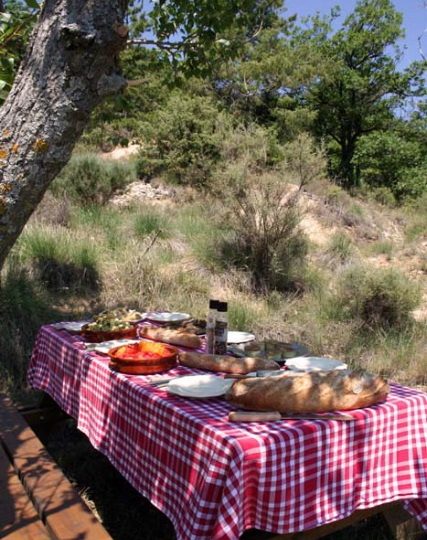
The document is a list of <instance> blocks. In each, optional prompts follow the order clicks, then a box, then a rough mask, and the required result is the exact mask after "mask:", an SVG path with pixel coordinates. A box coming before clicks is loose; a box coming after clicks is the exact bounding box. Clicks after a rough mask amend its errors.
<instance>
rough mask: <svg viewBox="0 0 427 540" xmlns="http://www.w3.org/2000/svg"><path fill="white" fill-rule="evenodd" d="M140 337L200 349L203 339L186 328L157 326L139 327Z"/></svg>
mask: <svg viewBox="0 0 427 540" xmlns="http://www.w3.org/2000/svg"><path fill="white" fill-rule="evenodd" d="M138 334H139V337H146V338H149V339H153V340H155V341H162V342H163V343H170V344H171V345H180V346H181V347H188V348H190V349H198V348H199V347H201V346H202V341H201V339H200V338H199V337H198V336H196V335H195V334H191V333H190V332H186V331H185V330H171V329H169V328H157V327H155V326H141V327H139V328H138Z"/></svg>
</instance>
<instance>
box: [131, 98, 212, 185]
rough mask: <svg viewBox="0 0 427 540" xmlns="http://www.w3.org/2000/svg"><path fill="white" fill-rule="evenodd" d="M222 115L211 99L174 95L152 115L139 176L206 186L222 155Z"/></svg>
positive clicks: (146, 130) (147, 126)
mask: <svg viewBox="0 0 427 540" xmlns="http://www.w3.org/2000/svg"><path fill="white" fill-rule="evenodd" d="M219 117H220V112H219V110H218V108H217V107H216V104H215V102H214V101H213V99H211V98H207V97H201V96H188V95H185V94H182V93H178V92H175V93H174V94H172V96H171V97H170V99H169V101H168V102H167V104H166V105H165V106H164V107H163V108H162V109H159V110H158V111H156V112H155V113H153V115H152V118H151V119H150V122H149V123H147V124H146V128H145V134H144V135H145V143H144V144H143V145H142V149H141V152H140V154H139V157H138V160H137V171H138V176H140V177H147V178H151V177H153V176H155V175H158V174H162V173H163V174H166V175H167V177H168V178H169V179H170V180H171V181H173V182H176V183H178V184H183V185H192V186H196V187H203V186H206V185H207V183H208V181H209V179H210V177H211V172H212V167H213V165H214V164H215V163H216V162H217V161H218V159H219V156H220V150H219V149H220V144H221V140H222V135H221V130H220V129H219V126H220V121H219Z"/></svg>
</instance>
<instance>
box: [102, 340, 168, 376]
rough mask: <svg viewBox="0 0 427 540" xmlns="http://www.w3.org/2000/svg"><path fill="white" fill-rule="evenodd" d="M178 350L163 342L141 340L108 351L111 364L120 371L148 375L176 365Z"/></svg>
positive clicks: (112, 367) (115, 369)
mask: <svg viewBox="0 0 427 540" xmlns="http://www.w3.org/2000/svg"><path fill="white" fill-rule="evenodd" d="M177 355H178V350H177V349H175V347H171V346H169V345H165V344H163V343H155V342H151V341H140V342H138V343H133V344H131V345H122V346H120V347H115V348H114V349H111V350H109V351H108V356H109V357H110V363H109V366H110V367H111V369H113V370H114V371H119V372H120V373H131V374H135V375H148V374H150V373H161V372H162V371H166V370H168V369H171V368H173V367H175V366H176V364H177Z"/></svg>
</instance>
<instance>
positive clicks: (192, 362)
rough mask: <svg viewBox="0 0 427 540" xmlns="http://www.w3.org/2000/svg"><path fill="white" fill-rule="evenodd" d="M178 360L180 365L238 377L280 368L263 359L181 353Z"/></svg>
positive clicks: (274, 363)
mask: <svg viewBox="0 0 427 540" xmlns="http://www.w3.org/2000/svg"><path fill="white" fill-rule="evenodd" d="M178 360H179V363H180V364H182V365H184V366H187V367H191V368H198V369H207V370H209V371H223V372H224V373H233V374H236V375H246V374H247V373H250V372H251V371H260V370H273V369H279V368H280V367H279V365H278V364H276V362H273V360H264V359H263V358H249V357H246V358H233V357H232V356H220V355H218V354H204V353H196V352H181V353H179V355H178Z"/></svg>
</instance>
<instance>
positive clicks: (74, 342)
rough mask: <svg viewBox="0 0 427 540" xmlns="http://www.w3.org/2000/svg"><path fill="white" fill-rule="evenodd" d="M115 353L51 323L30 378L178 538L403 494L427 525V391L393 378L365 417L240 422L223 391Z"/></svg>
mask: <svg viewBox="0 0 427 540" xmlns="http://www.w3.org/2000/svg"><path fill="white" fill-rule="evenodd" d="M107 364H108V361H107V357H105V356H102V355H99V354H96V353H94V352H91V353H89V352H87V351H86V350H85V349H84V344H83V343H82V342H81V341H79V338H77V337H75V336H71V335H70V334H68V333H67V332H65V331H63V330H56V329H54V328H53V327H51V326H44V327H43V328H42V329H41V330H40V332H39V335H38V338H37V341H36V344H35V348H34V351H33V355H32V359H31V363H30V367H29V371H28V381H29V383H30V384H31V386H33V387H35V388H38V389H40V390H44V391H45V392H47V393H48V394H50V395H51V396H52V398H53V399H54V400H55V401H56V402H57V403H58V404H59V406H60V407H61V408H62V409H63V410H65V411H66V412H67V413H68V414H70V415H71V416H73V417H74V418H75V419H76V420H77V425H78V428H79V429H80V430H81V431H83V432H84V433H85V434H86V435H87V436H88V438H89V440H90V441H91V443H92V444H93V446H94V447H95V448H97V449H98V450H100V451H101V452H102V453H103V454H105V455H106V456H107V458H108V459H109V460H110V462H111V463H112V464H113V465H114V466H115V467H116V468H117V469H118V471H119V472H120V473H121V474H122V475H123V476H124V477H125V478H126V479H127V480H128V481H129V482H130V483H131V484H132V485H133V486H134V487H135V488H136V489H137V490H138V491H139V492H140V493H141V494H142V495H144V496H145V497H147V498H148V499H149V500H150V501H151V502H152V503H153V504H154V505H155V506H156V507H157V508H159V509H160V510H161V511H162V512H164V513H165V514H166V515H167V516H168V517H169V518H170V520H171V521H172V523H173V525H174V527H175V531H176V535H177V538H178V539H180V540H202V539H204V540H208V539H209V540H210V539H214V540H220V539H237V538H239V536H240V535H241V534H242V533H243V532H244V531H245V530H246V529H250V528H257V529H261V530H265V531H271V532H277V533H287V532H295V531H302V530H307V529H310V528H313V527H317V526H319V525H323V524H326V523H329V522H332V521H335V520H338V519H341V518H345V517H347V516H349V515H350V514H352V513H353V512H354V511H355V510H359V509H364V508H369V507H374V506H377V505H380V504H382V503H386V502H391V501H395V500H405V501H407V502H406V507H407V509H408V510H409V511H410V512H411V513H412V514H413V515H415V516H416V517H417V518H418V519H419V520H420V521H421V523H422V525H423V526H424V528H426V529H427V395H426V394H424V393H421V392H418V391H416V390H413V389H409V388H405V387H402V386H399V385H396V384H393V385H391V394H390V396H389V398H388V399H387V401H386V402H385V403H383V404H380V405H377V406H374V407H369V408H366V409H360V410H356V411H352V412H351V413H350V414H352V415H353V416H354V418H355V419H356V421H354V422H336V421H327V420H316V421H308V420H298V421H295V420H292V421H281V422H266V423H257V422H253V423H249V424H236V423H230V422H228V420H227V415H228V412H229V410H230V408H231V406H230V405H229V404H228V403H226V402H225V401H224V400H223V399H220V398H215V399H210V400H190V399H185V398H182V397H178V396H175V395H171V394H168V393H167V392H166V391H165V390H164V389H159V388H155V387H153V386H150V385H149V384H147V382H148V379H149V378H148V377H143V376H131V375H123V374H118V373H115V372H113V371H111V370H110V369H109V368H108V365H107ZM190 371H191V370H189V369H187V368H184V367H179V368H176V369H174V370H173V371H171V372H169V374H170V375H173V374H179V373H185V372H190Z"/></svg>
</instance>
